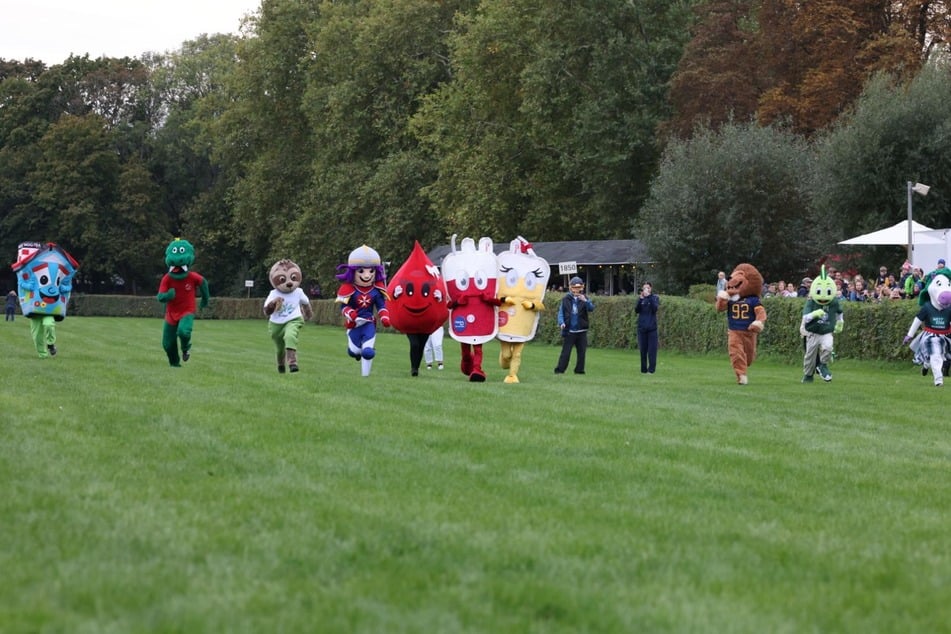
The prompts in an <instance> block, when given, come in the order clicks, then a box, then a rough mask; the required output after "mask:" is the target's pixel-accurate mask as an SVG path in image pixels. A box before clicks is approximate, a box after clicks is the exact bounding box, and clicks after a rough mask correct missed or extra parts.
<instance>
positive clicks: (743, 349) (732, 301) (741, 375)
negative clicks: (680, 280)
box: [716, 263, 766, 385]
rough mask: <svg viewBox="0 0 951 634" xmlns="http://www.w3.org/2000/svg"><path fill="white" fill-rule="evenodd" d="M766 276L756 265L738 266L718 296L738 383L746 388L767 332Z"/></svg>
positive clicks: (744, 264) (719, 310) (718, 306)
mask: <svg viewBox="0 0 951 634" xmlns="http://www.w3.org/2000/svg"><path fill="white" fill-rule="evenodd" d="M762 294H763V276H762V275H760V272H759V271H758V270H757V269H756V267H755V266H753V265H752V264H746V263H743V264H737V265H736V268H735V269H733V272H732V273H730V278H729V279H728V280H727V283H726V290H725V291H720V292H719V293H717V304H716V305H717V311H718V312H723V311H726V320H727V349H728V351H729V353H730V364H731V365H732V366H733V372H734V373H735V374H736V382H737V383H739V384H740V385H746V384H747V383H748V381H749V379H748V378H747V374H746V373H747V371H748V368H749V366H751V365H752V364H753V361H754V360H755V359H756V341H757V336H758V335H759V333H761V332H763V324H764V323H765V322H766V309H765V308H763V304H762V302H761V301H760V295H762Z"/></svg>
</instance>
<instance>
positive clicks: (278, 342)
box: [267, 317, 304, 357]
mask: <svg viewBox="0 0 951 634" xmlns="http://www.w3.org/2000/svg"><path fill="white" fill-rule="evenodd" d="M303 327H304V318H303V317H298V318H296V319H292V320H290V321H288V322H286V323H283V324H275V323H274V322H273V321H269V322H267V332H268V334H269V335H271V339H272V340H273V341H274V345H275V346H277V354H278V356H279V357H280V356H281V355H283V354H284V351H285V350H287V349H288V348H290V349H291V350H297V336H298V334H299V333H300V329H301V328H303Z"/></svg>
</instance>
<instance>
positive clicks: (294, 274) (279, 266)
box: [268, 260, 303, 293]
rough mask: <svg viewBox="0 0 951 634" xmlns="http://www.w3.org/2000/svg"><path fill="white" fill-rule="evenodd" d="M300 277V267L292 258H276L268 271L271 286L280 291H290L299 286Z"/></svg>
mask: <svg viewBox="0 0 951 634" xmlns="http://www.w3.org/2000/svg"><path fill="white" fill-rule="evenodd" d="M302 278H303V274H302V273H301V270H300V267H299V266H297V264H296V263H294V262H293V261H292V260H278V261H277V262H275V263H274V265H273V266H272V267H271V270H270V272H269V273H268V279H269V280H270V281H271V286H273V287H274V288H275V290H278V291H280V292H282V293H291V292H293V291H294V290H295V289H297V288H299V287H300V283H301V279H302Z"/></svg>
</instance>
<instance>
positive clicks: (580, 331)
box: [555, 277, 594, 374]
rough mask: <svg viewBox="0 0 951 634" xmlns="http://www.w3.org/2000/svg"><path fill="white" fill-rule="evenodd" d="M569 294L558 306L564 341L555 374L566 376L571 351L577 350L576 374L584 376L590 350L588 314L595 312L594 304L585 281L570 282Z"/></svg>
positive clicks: (572, 280)
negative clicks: (586, 354) (585, 289)
mask: <svg viewBox="0 0 951 634" xmlns="http://www.w3.org/2000/svg"><path fill="white" fill-rule="evenodd" d="M568 290H569V293H568V294H567V295H565V297H564V298H563V299H562V300H561V304H560V305H559V306H558V326H559V327H560V328H561V336H562V339H563V342H562V346H561V356H560V357H558V365H557V366H555V374H564V373H565V370H566V369H567V368H568V362H569V361H570V360H571V349H572V348H576V349H577V352H578V355H577V357H576V358H575V374H584V362H585V353H586V352H587V350H588V313H591V312H594V303H592V301H591V300H590V299H588V298H587V296H585V294H584V280H582V279H581V278H580V277H573V278H571V280H569V282H568Z"/></svg>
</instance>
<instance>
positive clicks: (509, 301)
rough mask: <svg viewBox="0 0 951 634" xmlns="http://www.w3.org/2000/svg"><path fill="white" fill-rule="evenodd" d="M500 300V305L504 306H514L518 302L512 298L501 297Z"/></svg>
mask: <svg viewBox="0 0 951 634" xmlns="http://www.w3.org/2000/svg"><path fill="white" fill-rule="evenodd" d="M500 299H501V300H502V303H503V304H505V305H506V306H514V305H515V302H517V301H518V300H517V299H515V298H514V297H502V298H500Z"/></svg>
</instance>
